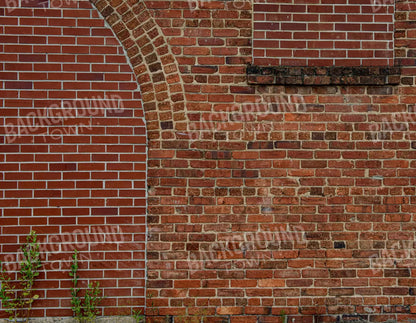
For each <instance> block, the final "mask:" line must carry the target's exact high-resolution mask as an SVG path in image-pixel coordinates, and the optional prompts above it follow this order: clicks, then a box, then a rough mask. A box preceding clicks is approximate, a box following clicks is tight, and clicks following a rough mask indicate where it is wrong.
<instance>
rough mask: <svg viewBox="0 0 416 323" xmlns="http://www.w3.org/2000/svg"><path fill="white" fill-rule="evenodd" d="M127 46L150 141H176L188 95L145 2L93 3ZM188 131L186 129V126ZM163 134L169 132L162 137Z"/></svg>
mask: <svg viewBox="0 0 416 323" xmlns="http://www.w3.org/2000/svg"><path fill="white" fill-rule="evenodd" d="M90 2H91V3H92V4H93V5H94V6H95V7H96V9H97V10H98V11H99V12H100V14H101V15H102V16H103V18H104V19H105V21H106V22H107V23H108V24H109V26H110V27H111V29H112V30H113V31H114V34H115V35H116V36H117V38H118V39H119V41H120V42H121V44H122V45H123V47H124V49H125V51H126V53H127V56H128V58H129V60H130V63H131V64H132V66H133V69H134V73H135V74H136V77H137V80H138V82H139V84H140V88H141V93H142V98H143V103H144V110H145V113H146V122H147V130H148V137H149V138H150V139H162V138H163V139H167V138H172V135H169V134H168V133H169V132H170V130H171V129H175V130H180V129H182V127H181V126H180V121H184V120H185V116H184V94H183V87H182V83H181V78H180V75H179V70H178V66H177V64H176V61H175V58H174V57H173V55H172V53H171V52H170V50H169V47H168V44H167V42H166V40H165V37H164V35H163V34H162V32H161V31H160V29H159V27H158V25H157V24H156V22H155V21H154V19H153V17H152V15H151V14H150V12H149V10H148V8H147V6H146V4H145V2H144V1H137V2H135V1H123V0H90ZM185 127H186V126H185ZM160 130H162V131H163V130H167V131H166V134H164V135H161V134H160Z"/></svg>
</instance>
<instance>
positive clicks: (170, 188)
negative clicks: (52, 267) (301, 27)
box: [0, 0, 416, 323]
mask: <svg viewBox="0 0 416 323" xmlns="http://www.w3.org/2000/svg"><path fill="white" fill-rule="evenodd" d="M2 4H3V5H6V3H5V2H3V3H2ZM84 4H85V3H84ZM94 5H95V7H96V8H97V10H98V11H99V12H100V13H101V14H102V15H103V16H104V17H105V20H106V21H107V23H108V25H109V26H110V28H111V29H112V30H113V32H114V34H115V35H117V37H118V39H119V40H120V42H121V44H122V46H123V48H124V50H125V51H126V53H127V57H128V59H129V61H130V63H131V66H132V67H133V68H132V69H131V68H130V66H129V65H127V64H126V58H125V56H124V54H123V51H122V49H121V46H120V45H119V44H118V43H117V42H116V39H115V37H113V35H112V34H111V33H109V32H110V29H108V28H107V29H106V28H104V24H103V20H102V19H100V18H99V16H98V14H97V12H96V11H94V10H92V9H91V7H88V6H87V5H86V4H85V8H84V7H83V9H75V8H68V9H63V8H55V9H48V10H47V11H46V12H45V11H40V10H42V9H35V10H34V11H32V9H27V8H25V9H16V10H17V11H14V14H13V13H10V12H9V13H7V14H6V12H7V8H5V9H2V10H3V11H2V13H3V16H1V17H0V19H2V20H3V26H1V27H0V28H1V30H2V33H3V34H2V44H1V46H2V49H3V52H4V53H2V59H3V60H4V61H2V63H1V64H2V65H1V66H2V68H3V70H2V72H1V73H2V74H1V75H2V78H3V79H2V86H3V88H2V104H3V107H4V109H3V110H2V111H3V115H2V120H3V123H4V124H6V123H7V122H12V121H13V122H16V120H17V118H18V117H19V116H21V115H22V113H23V112H24V111H26V110H25V109H33V108H34V107H35V108H45V107H46V105H45V104H44V103H40V104H39V105H34V104H35V102H36V101H37V100H38V99H39V100H55V99H62V98H65V99H68V96H71V95H76V94H77V93H80V91H81V92H82V91H92V90H94V91H99V90H101V91H104V90H103V89H102V88H100V87H103V88H104V89H106V91H111V90H114V91H116V92H117V93H123V95H126V96H127V95H128V98H127V97H126V99H125V100H126V102H130V103H129V104H131V105H129V109H126V110H127V112H125V113H126V114H125V115H123V117H120V116H115V115H111V114H110V115H108V116H106V117H104V116H103V117H102V118H99V122H101V124H100V125H97V127H96V128H94V132H93V133H91V134H88V135H87V136H82V135H81V136H72V137H73V138H68V140H69V139H71V140H73V141H74V142H71V141H70V142H62V143H61V142H60V143H59V145H58V144H56V143H55V142H49V141H48V142H46V143H39V142H37V141H36V140H38V139H40V138H42V136H40V134H36V135H30V136H29V137H30V138H25V137H27V136H24V137H22V138H24V139H25V140H32V139H33V140H35V141H34V144H33V143H31V142H30V141H29V142H20V141H18V142H14V143H5V144H4V145H3V146H2V147H3V148H2V149H4V154H3V157H2V158H3V161H2V164H1V165H2V167H3V173H2V176H3V181H2V185H4V187H2V190H3V199H2V200H1V203H2V208H3V209H2V212H3V213H2V215H3V216H2V218H1V221H2V255H3V257H4V256H6V255H7V254H10V253H13V252H15V250H16V248H17V242H18V239H19V241H22V239H23V237H24V234H26V233H27V232H28V231H29V230H30V228H31V227H34V228H36V229H37V230H39V232H40V234H41V236H42V237H43V236H48V235H49V236H51V235H52V234H55V233H58V232H66V231H65V230H66V229H67V228H71V229H72V228H74V229H75V226H76V225H78V226H79V225H84V226H88V228H91V230H92V228H93V226H97V225H98V226H105V225H113V224H116V225H117V224H118V225H120V227H121V228H123V232H124V233H125V235H126V236H127V238H128V241H129V243H127V244H125V245H124V247H123V249H120V246H119V247H118V248H119V249H117V248H116V247H114V248H113V246H111V244H110V246H111V247H110V248H113V249H103V247H102V248H101V249H99V247H98V246H95V247H91V248H90V250H89V251H91V254H93V255H94V257H96V258H94V259H95V260H97V261H95V260H94V259H93V260H92V261H90V262H88V265H89V267H88V269H89V270H88V271H87V270H85V274H86V275H87V274H88V275H89V276H90V277H91V278H93V279H99V280H100V281H103V282H107V283H108V284H109V285H106V289H107V290H108V293H110V294H109V295H110V296H109V298H108V299H106V300H105V304H104V305H105V306H104V309H105V312H106V313H107V314H112V313H115V314H117V309H120V308H121V307H120V306H122V305H124V306H125V307H126V308H128V307H130V306H131V304H129V302H131V301H133V302H135V303H134V306H140V305H141V303H140V301H141V300H142V299H143V298H142V297H143V294H144V292H145V291H144V290H143V287H142V286H141V285H140V284H142V283H143V279H142V278H143V274H144V272H143V268H144V265H145V264H144V253H143V251H144V246H143V241H144V219H143V217H142V216H140V215H141V214H144V212H145V211H144V208H145V207H146V205H147V230H148V234H147V250H146V251H147V260H146V268H147V290H146V294H147V302H146V303H147V309H146V311H147V314H148V316H149V321H151V322H163V320H165V319H166V317H167V316H168V317H169V318H170V319H171V317H172V316H175V317H176V318H175V321H176V320H180V319H185V318H184V316H188V319H189V316H191V317H192V316H193V317H201V316H204V317H207V316H208V317H210V318H209V321H211V322H221V321H230V322H249V323H250V322H277V321H278V320H279V319H280V315H281V314H282V313H285V314H286V315H288V316H289V318H290V319H292V318H293V319H294V321H295V322H317V321H319V322H327V321H336V320H337V318H339V319H340V320H348V319H356V320H357V319H362V320H371V321H386V320H388V319H394V320H397V321H405V320H407V319H412V318H413V319H414V318H415V317H414V313H415V312H416V309H415V306H414V305H413V304H414V303H415V301H416V298H415V295H414V294H415V292H414V290H413V288H414V287H413V285H414V277H413V274H415V271H414V270H413V269H412V268H414V265H415V264H414V245H413V244H414V229H415V226H414V224H413V221H414V216H415V206H414V205H415V198H414V195H415V188H414V185H415V180H414V173H415V172H414V166H415V163H414V157H415V152H414V149H415V147H416V144H415V142H416V138H415V135H414V130H415V115H414V113H415V104H416V99H415V96H414V75H415V69H414V65H415V64H414V63H415V58H414V57H415V55H414V53H415V50H416V48H415V47H416V44H415V43H414V41H413V38H414V35H415V30H416V28H415V15H414V13H413V11H414V10H415V9H416V7H415V5H414V4H413V3H407V2H401V1H398V2H396V4H395V6H396V13H395V18H396V20H395V22H394V24H395V29H396V30H395V45H396V47H395V57H396V64H395V65H397V66H400V67H401V79H400V86H393V85H363V84H356V85H331V86H328V85H321V86H314V85H305V84H304V85H301V86H297V85H288V86H280V85H274V84H270V83H267V80H265V81H264V82H258V83H261V84H249V82H248V81H249V80H248V77H247V74H246V69H247V63H252V62H253V53H254V52H253V48H252V45H253V37H254V32H255V31H254V30H253V29H252V18H253V14H255V13H254V11H253V10H254V9H253V5H252V3H251V2H229V1H194V2H186V1H144V2H142V1H138V2H136V1H106V0H101V1H96V2H94ZM50 6H52V7H53V1H51V4H50ZM388 7H390V6H389V5H388ZM38 10H39V11H38ZM85 13H88V14H87V16H88V19H91V18H92V20H89V21H88V23H87V25H88V26H83V25H82V20H83V19H87V17H84V16H82V14H85ZM41 14H42V16H41ZM45 15H46V16H47V17H49V18H45ZM48 15H49V16H48ZM79 15H81V16H79ZM27 16H28V17H29V18H30V17H31V16H35V17H36V20H32V21H30V19H29V20H28V22H27V24H28V25H24V24H22V22H23V21H26V19H25V17H27ZM53 16H56V17H55V18H52V17H53ZM17 18H19V20H18V19H17ZM42 19H48V20H47V21H44V20H43V22H42ZM72 20H73V21H76V22H77V24H76V25H75V26H72V28H67V27H59V26H60V25H59V24H65V23H68V24H69V23H71V21H72ZM93 22H94V23H97V24H99V26H101V28H102V29H103V30H102V32H103V33H104V34H101V33H99V34H97V35H96V37H97V39H96V38H95V37H88V36H85V38H86V39H84V36H81V35H78V36H77V34H76V33H77V32H79V33H82V32H83V31H82V30H79V29H82V27H84V28H86V29H87V30H91V28H94V27H92V26H91V25H90V24H91V23H93ZM35 23H37V24H40V26H39V25H35ZM48 23H49V24H51V25H50V28H48V29H46V30H45V29H43V28H41V27H43V26H44V25H45V24H48ZM18 24H21V25H22V26H20V27H19V26H18ZM53 24H57V26H58V27H56V26H55V25H53ZM52 27H55V28H52ZM70 27H71V26H70ZM74 27H76V28H74ZM65 32H67V33H68V34H65ZM30 33H32V34H33V35H32V36H27V35H30ZM62 33H63V34H62ZM74 34H75V35H74ZM63 35H65V37H63ZM90 36H91V35H90ZM100 39H101V41H103V42H104V44H105V45H106V46H105V49H102V50H104V52H100V50H101V49H100V50H99V49H97V48H96V46H98V47H99V46H100V45H99V44H96V43H94V41H99V40H100ZM83 41H85V43H83ZM67 42H69V43H67ZM52 44H53V45H54V46H55V47H53V46H52V47H51V48H49V47H48V48H44V47H42V46H45V45H52ZM109 44H111V46H108V45H109ZM75 45H76V50H75V49H74V46H75ZM15 48H18V51H16V49H15ZM52 48H54V50H57V51H58V52H57V53H56V55H58V57H56V56H54V55H55V54H54V53H50V52H49V51H51V50H52ZM109 48H110V49H116V51H115V53H113V54H109V53H107V50H110V49H109ZM36 49H38V50H37V51H36ZM40 49H42V50H40ZM7 50H8V51H7ZM66 51H68V52H66ZM83 51H85V53H84V52H83ZM45 53H46V54H45ZM64 53H66V54H67V56H65V55H63V54H64ZM93 54H96V55H101V56H102V58H101V59H102V60H103V62H107V60H109V59H114V60H115V61H116V62H117V64H116V66H117V68H120V70H117V71H114V72H113V71H111V70H107V68H110V67H111V65H112V64H110V65H108V64H103V63H102V62H101V61H100V62H98V63H96V62H90V61H88V59H92V57H93V56H94V55H93ZM389 55H390V54H389ZM272 58H273V57H272ZM53 59H55V61H53ZM83 59H87V61H85V62H84V61H82V60H83ZM66 60H72V61H69V62H67V61H66ZM270 62H272V63H271V65H274V64H275V63H273V60H271V61H270ZM389 62H390V60H389ZM10 63H12V64H10ZM67 65H68V66H67ZM84 65H85V66H86V69H84V68H85V67H84ZM95 65H97V66H96V67H95ZM261 65H267V64H261ZM364 65H367V64H364ZM386 65H391V64H390V63H389V64H386ZM46 66H48V67H47V68H48V69H47V70H44V69H42V68H44V67H46ZM327 67H329V66H327ZM65 68H67V69H68V70H66V69H65ZM95 68H96V69H95ZM60 69H62V72H61V70H60ZM32 72H34V73H36V75H35V77H34V76H33V75H32V74H28V75H27V77H23V76H24V73H32ZM54 72H58V73H59V78H58V76H56V75H55V77H56V78H58V80H59V81H57V80H52V81H50V80H49V79H48V78H49V77H50V76H53V75H54ZM64 72H65V73H64ZM42 73H43V74H45V73H46V76H44V75H43V74H42ZM66 74H69V75H72V76H71V77H72V78H73V81H79V82H72V83H74V84H72V85H69V84H68V86H73V87H75V88H65V87H64V88H62V86H63V85H66V83H67V82H68V83H71V82H70V80H68V81H66V80H62V78H63V77H65V76H66ZM124 74H125V75H126V80H124V79H121V80H120V79H118V78H119V77H120V75H124ZM107 75H114V77H115V75H116V76H117V78H116V79H112V78H111V77H110V78H109V76H107ZM127 75H128V79H127ZM134 75H135V76H136V78H137V83H138V84H139V85H140V92H141V95H140V96H139V94H138V92H137V91H135V90H136V88H135V87H133V84H134V85H136V83H135V80H134ZM264 76H265V77H267V75H264ZM41 77H46V79H45V80H43V79H41V80H43V81H40V80H38V78H41ZM371 78H372V76H371V75H368V82H370V81H371ZM54 81H55V82H54ZM103 81H104V82H103ZM120 82H121V83H120ZM123 82H124V83H126V84H124V83H123ZM56 83H59V84H56ZM363 83H365V84H370V83H367V81H366V80H363ZM83 84H91V85H94V86H97V87H99V89H96V88H93V89H89V88H88V89H81V88H79V87H80V86H82V85H83ZM120 84H124V85H123V86H122V87H119V85H120ZM371 84H372V83H371ZM41 85H42V86H44V88H42V87H40V88H39V86H41ZM124 86H126V87H124ZM130 86H131V88H130ZM113 87H114V88H113ZM35 95H36V97H35ZM90 95H92V94H91V93H90ZM38 96H40V97H38ZM140 98H141V100H142V101H140ZM69 99H71V97H69ZM123 102H124V101H123ZM140 102H143V110H142V108H141V105H140ZM126 104H127V103H126ZM129 111H130V112H129ZM142 111H144V112H142ZM143 114H144V117H145V120H146V128H147V132H145V131H144V122H142V123H140V121H141V120H142V119H141V118H142V117H143ZM93 120H94V121H95V120H97V118H94V119H93ZM123 120H125V121H123ZM97 121H98V120H97ZM70 122H72V123H77V122H78V123H79V122H80V120H79V119H77V118H73V119H71V120H70ZM137 128H139V129H137ZM3 131H6V130H5V129H3ZM95 131H96V132H95ZM100 131H101V132H100ZM146 134H147V139H148V151H147V184H146V183H145V180H146V177H145V176H144V175H143V174H144V172H145V171H146V169H145V168H144V167H143V162H144V160H145V159H146V154H145V153H146V150H145V149H144V143H145V141H146V137H145V135H146ZM83 137H87V138H88V141H87V142H79V141H80V140H81V139H83ZM65 138H66V137H64V138H63V139H65ZM114 138H118V139H117V140H126V142H125V144H123V142H122V141H117V142H114ZM21 140H23V139H21ZM137 140H138V141H137ZM74 147H76V148H74ZM65 148H66V149H72V150H70V151H63V150H62V149H65ZM100 149H101V150H100ZM124 149H126V150H124ZM136 157H137V158H138V159H139V160H137V159H136ZM81 158H83V159H82V160H81ZM122 158H126V160H122ZM122 161H123V162H122ZM45 165H47V166H45ZM42 167H43V168H42ZM97 167H98V169H97ZM99 167H101V168H99ZM129 167H130V168H129ZM37 173H42V174H41V175H37ZM39 176H41V177H39ZM83 176H87V177H86V178H84V177H83ZM71 183H72V184H73V186H69V187H67V186H66V185H71ZM104 183H105V186H103V185H104ZM77 185H79V186H77ZM145 189H146V190H147V194H148V195H147V196H148V197H147V201H146V200H145V196H146V193H145ZM83 194H85V195H86V196H84V195H83ZM100 203H101V204H100ZM97 204H98V205H97ZM68 209H69V211H66V210H68ZM122 210H127V211H126V213H123V214H121V212H122ZM54 221H64V223H62V222H54ZM91 221H98V222H97V223H95V222H94V223H91ZM77 228H78V227H77ZM42 230H43V231H42ZM124 230H125V231H124ZM58 242H59V241H58ZM94 248H96V249H94ZM64 255H65V257H67V258H68V257H69V253H65V254H64ZM58 256H62V255H58ZM58 256H56V257H58ZM62 257H63V256H62ZM100 257H101V258H100ZM99 259H100V260H101V259H105V260H106V261H105V262H103V261H98V260H99ZM104 266H105V270H104V271H103V270H102V269H103V267H104ZM85 269H87V268H85ZM106 274H107V275H109V276H108V277H109V278H108V279H107V277H106V276H105V275H106ZM46 275H47V277H46V278H47V280H45V279H44V278H45V277H42V282H41V284H43V285H40V286H39V287H40V288H42V290H43V291H44V293H45V295H47V296H49V297H48V299H47V300H43V302H41V303H39V305H38V309H36V311H35V314H36V315H38V316H42V315H50V316H57V315H63V314H62V312H63V311H65V313H67V314H66V315H70V310H69V301H68V298H67V296H68V290H67V287H68V286H67V285H65V284H66V283H67V281H65V282H66V283H63V285H59V281H60V280H61V279H62V275H63V274H61V273H60V272H48V271H47V272H46ZM100 275H104V276H100ZM124 275H127V278H125V276H124ZM135 278H139V279H137V280H134V279H135ZM46 284H48V285H47V286H45V285H46ZM46 287H48V288H46ZM65 297H66V298H65ZM42 299H44V295H43V294H42ZM61 307H62V308H64V310H61V309H60V310H59V313H58V311H57V308H61ZM116 307H117V309H116Z"/></svg>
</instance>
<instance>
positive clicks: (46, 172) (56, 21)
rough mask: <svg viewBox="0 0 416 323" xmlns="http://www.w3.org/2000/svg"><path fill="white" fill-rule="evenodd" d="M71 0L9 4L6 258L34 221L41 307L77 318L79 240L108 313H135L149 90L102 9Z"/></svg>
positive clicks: (4, 81) (5, 36)
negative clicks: (73, 272) (144, 91)
mask: <svg viewBox="0 0 416 323" xmlns="http://www.w3.org/2000/svg"><path fill="white" fill-rule="evenodd" d="M64 4H65V5H66V7H61V5H62V3H59V6H56V7H54V5H53V4H51V5H50V6H49V5H45V6H44V7H43V6H41V5H40V4H37V5H38V7H35V8H33V6H34V4H30V3H27V4H26V5H27V6H28V7H27V8H26V7H12V6H9V7H6V8H2V9H1V16H0V21H1V27H0V28H1V36H0V38H1V45H0V46H1V54H0V55H1V72H0V77H1V101H0V102H1V110H0V111H1V133H2V143H1V148H0V149H1V191H0V192H1V193H0V194H1V202H0V205H1V207H2V211H1V217H0V223H1V254H2V261H4V264H3V267H4V269H5V270H7V271H9V272H12V271H14V270H16V269H17V267H16V261H21V259H22V258H21V256H22V254H21V252H20V253H19V252H16V250H17V249H18V247H19V245H20V244H21V243H23V242H24V241H25V237H26V235H27V234H28V233H29V232H30V230H35V231H36V232H37V234H38V240H39V242H40V243H41V259H42V261H43V267H42V272H41V275H40V277H39V283H38V284H37V285H36V287H37V288H39V289H40V301H37V302H35V304H34V307H35V309H34V311H33V315H35V316H71V315H72V311H71V309H70V306H71V305H70V290H69V287H70V282H69V276H68V272H69V268H70V264H71V256H72V252H73V250H74V249H78V250H79V251H80V261H81V262H80V272H79V275H80V277H81V286H83V287H85V286H86V284H87V283H88V279H89V280H90V281H92V280H95V281H99V282H100V284H101V286H102V287H103V291H104V295H105V296H106V299H105V300H104V301H103V303H102V304H103V305H104V307H103V311H102V313H103V314H125V313H128V314H129V313H130V307H131V306H132V305H134V306H139V307H140V306H143V304H144V294H145V293H144V283H145V280H144V277H145V261H144V259H145V231H146V227H145V214H146V158H147V151H146V128H145V120H144V116H143V106H142V100H141V94H140V91H139V89H138V84H137V81H136V77H135V75H134V73H133V70H132V67H131V66H130V65H129V62H128V61H127V59H126V56H125V52H124V50H123V48H122V46H121V45H120V43H119V41H118V40H117V39H116V37H115V36H114V34H113V32H112V30H111V29H110V28H109V27H108V26H107V25H106V24H105V22H104V20H103V19H102V18H101V16H100V15H99V14H98V12H97V11H96V9H94V8H93V7H92V6H91V4H90V3H89V2H88V1H76V2H71V1H69V2H66V3H64ZM3 6H4V3H3ZM16 258H17V259H16ZM123 306H128V310H127V312H126V308H123ZM2 315H4V312H3V313H2Z"/></svg>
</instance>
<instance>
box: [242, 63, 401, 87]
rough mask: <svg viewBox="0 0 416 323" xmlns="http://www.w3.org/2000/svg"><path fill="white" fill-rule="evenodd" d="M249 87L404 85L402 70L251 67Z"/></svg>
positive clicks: (393, 68)
mask: <svg viewBox="0 0 416 323" xmlns="http://www.w3.org/2000/svg"><path fill="white" fill-rule="evenodd" d="M247 81H248V84H259V85H260V84H263V85H272V84H274V85H387V84H391V85H394V84H399V83H400V67H398V66H394V67H387V66H386V67H375V66H368V67H366V66H357V67H342V66H330V67H309V66H257V65H248V66H247Z"/></svg>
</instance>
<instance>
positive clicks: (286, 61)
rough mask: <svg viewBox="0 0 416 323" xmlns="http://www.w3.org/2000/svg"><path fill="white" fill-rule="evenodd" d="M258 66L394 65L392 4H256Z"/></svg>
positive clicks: (278, 2) (325, 2) (347, 2)
mask: <svg viewBox="0 0 416 323" xmlns="http://www.w3.org/2000/svg"><path fill="white" fill-rule="evenodd" d="M253 11H254V19H253V20H254V34H253V38H254V40H253V58H254V64H259V65H301V66H331V65H337V66H360V65H364V66H387V65H393V56H394V55H393V54H394V50H393V45H394V44H393V43H394V42H393V39H394V34H393V23H394V1H383V2H379V1H369V0H360V1H346V0H341V1H267V0H266V1H257V2H255V5H254V8H253Z"/></svg>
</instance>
